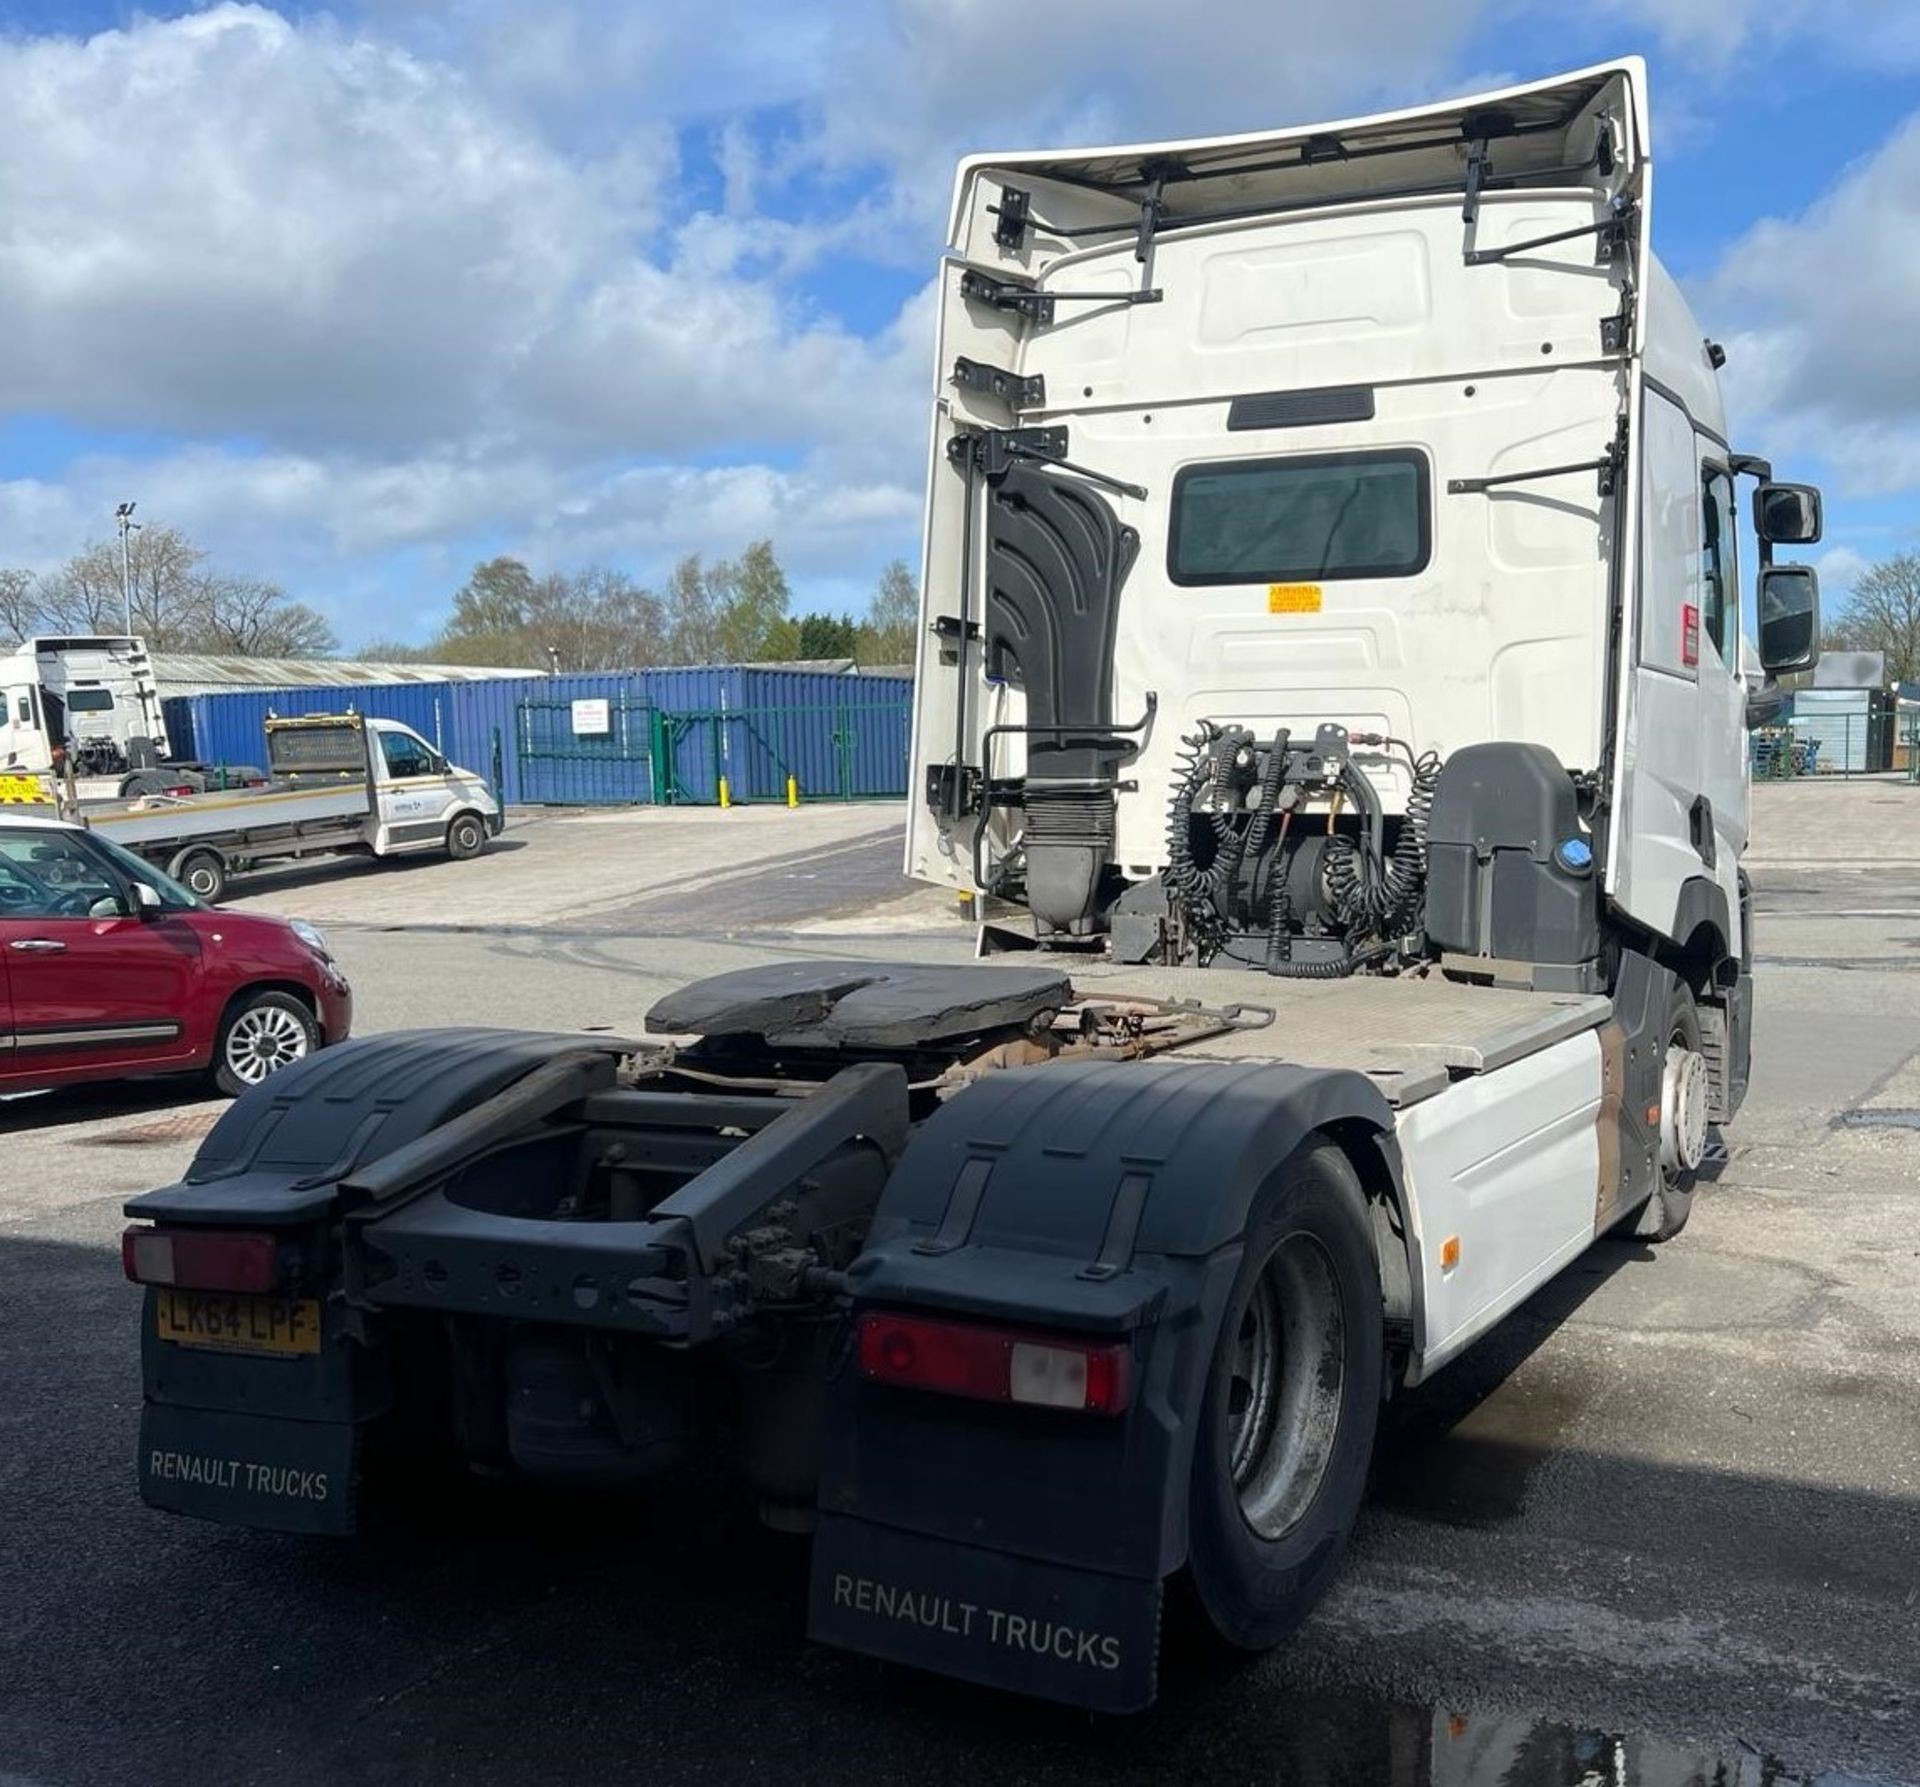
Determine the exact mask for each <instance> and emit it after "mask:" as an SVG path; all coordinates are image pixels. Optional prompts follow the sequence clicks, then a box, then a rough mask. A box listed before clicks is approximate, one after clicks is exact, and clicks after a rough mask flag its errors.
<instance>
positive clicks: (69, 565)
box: [38, 541, 124, 633]
mask: <svg viewBox="0 0 1920 1787" xmlns="http://www.w3.org/2000/svg"><path fill="white" fill-rule="evenodd" d="M109 555H110V556H109ZM38 595H39V599H40V619H41V623H42V624H43V625H44V626H45V628H46V630H47V631H48V632H51V633H117V632H119V631H120V628H121V626H122V624H123V618H124V617H123V615H122V611H121V599H120V548H119V546H118V545H117V544H114V543H112V542H109V541H102V542H101V543H99V544H98V545H95V546H90V547H88V548H87V550H86V551H84V552H79V553H76V554H75V555H74V556H73V557H72V558H70V559H68V560H67V562H66V563H65V564H64V565H62V566H61V567H60V568H59V570H57V571H54V572H51V573H49V574H48V575H47V576H45V577H43V578H41V579H40V583H39V588H38Z"/></svg>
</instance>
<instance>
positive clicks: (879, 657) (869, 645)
mask: <svg viewBox="0 0 1920 1787" xmlns="http://www.w3.org/2000/svg"><path fill="white" fill-rule="evenodd" d="M860 632H861V639H860V649H859V650H858V651H857V652H856V653H855V656H856V657H858V658H859V660H860V662H861V663H862V664H907V663H911V662H912V661H913V657H914V646H915V643H916V641H917V640H918V638H919V633H920V587H919V585H918V584H917V583H916V582H915V581H914V576H913V573H912V572H911V571H909V570H908V569H907V561H906V560H905V559H900V558H897V559H895V560H894V561H893V562H892V563H891V564H889V565H888V566H887V568H886V569H885V570H884V571H882V572H881V573H880V585H879V587H878V588H877V589H876V590H875V591H874V592H873V605H872V607H871V608H869V609H868V610H867V624H866V625H865V626H864V627H862V628H861V629H860Z"/></svg>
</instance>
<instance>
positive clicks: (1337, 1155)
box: [1188, 1142, 1385, 1650]
mask: <svg viewBox="0 0 1920 1787" xmlns="http://www.w3.org/2000/svg"><path fill="white" fill-rule="evenodd" d="M1384 1351H1385V1334H1384V1315H1383V1311H1382V1306H1381V1298H1380V1272H1379V1267H1378V1264H1377V1263H1376V1261H1375V1258H1374V1252H1373V1241H1372V1237H1371V1233H1370V1229H1369V1225H1368V1221H1367V1207H1366V1197H1365V1195H1364V1193H1363V1192H1362V1191H1361V1189H1360V1181H1359V1179H1358V1177H1357V1176H1356V1175H1355V1173H1354V1170H1353V1166H1352V1163H1351V1162H1350V1161H1349V1160H1348V1159H1347V1157H1346V1156H1345V1155H1344V1154H1343V1153H1342V1152H1341V1151H1340V1150H1339V1148H1337V1147H1335V1146H1334V1145H1333V1144H1332V1143H1331V1142H1321V1143H1319V1144H1317V1145H1311V1146H1305V1147H1302V1148H1300V1149H1298V1150H1297V1151H1296V1152H1295V1153H1294V1154H1293V1155H1291V1156H1290V1157H1289V1158H1288V1159H1287V1161H1286V1162H1285V1163H1284V1164H1283V1165H1282V1166H1281V1168H1280V1170H1279V1171H1278V1172H1277V1173H1276V1174H1275V1175H1274V1177H1273V1179H1272V1180H1271V1181H1270V1182H1269V1184H1268V1185H1267V1186H1266V1188H1265V1189H1264V1190H1263V1191H1262V1192H1261V1194H1260V1196H1259V1198H1258V1199H1257V1200H1256V1201H1255V1203H1254V1207H1253V1212H1252V1215H1251V1218H1250V1219H1249V1222H1248V1227H1247V1233H1246V1253H1245V1256H1244V1257H1243V1259H1242V1260H1241V1263H1240V1271H1239V1273H1238V1275H1237V1276H1236V1278H1235V1280H1234V1285H1233V1293H1232V1295H1231V1296H1230V1297H1229V1298H1228V1300H1227V1309H1226V1316H1225V1319H1224V1320H1223V1321H1222V1323H1221V1326H1220V1336H1219V1339H1218V1341H1217V1342H1216V1344H1215V1347H1214V1355H1213V1366H1212V1370H1211V1371H1210V1373H1209V1375H1208V1379H1207V1391H1206V1397H1205V1401H1204V1403H1203V1405H1202V1408H1201V1413H1200V1426H1199V1431H1198V1433H1197V1434H1196V1435H1195V1440H1194V1455H1193V1477H1192V1484H1191V1491H1190V1496H1189V1503H1188V1569H1189V1573H1190V1575H1191V1578H1192V1584H1193V1588H1194V1591H1195V1594H1196V1596H1197V1598H1198V1600H1199V1603H1200V1606H1201V1609H1202V1611H1203V1612H1204V1613H1205V1614H1206V1616H1207V1620H1208V1622H1209V1623H1210V1624H1211V1625H1212V1627H1213V1628H1214V1630H1215V1631H1216V1632H1218V1633H1219V1634H1220V1636H1221V1637H1222V1638H1224V1639H1225V1640H1226V1641H1227V1642H1228V1643H1229V1644H1232V1645H1236V1646H1238V1647H1240V1648H1241V1649H1244V1650H1267V1649H1270V1648H1271V1647H1272V1646H1274V1645H1276V1644H1278V1643H1280V1641H1281V1640H1282V1639H1284V1638H1285V1637H1287V1635H1288V1634H1289V1633H1291V1632H1292V1631H1293V1630H1294V1628H1295V1627H1296V1626H1298V1625H1299V1624H1300V1622H1301V1621H1302V1620H1303V1619H1305V1618H1306V1616H1307V1614H1308V1613H1309V1612H1310V1611H1311V1610H1312V1608H1313V1606H1314V1603H1315V1602H1317V1601H1318V1600H1319V1599H1320V1596H1321V1595H1322V1594H1323V1593H1324V1592H1325V1590H1326V1587H1327V1584H1328V1582H1329V1581H1330V1580H1331V1578H1332V1576H1333V1571H1334V1566H1335V1565H1336V1564H1337V1563H1338V1561H1339V1558H1340V1552H1341V1548H1342V1547H1343V1546H1344V1545H1345V1544H1346V1540H1347V1534H1348V1533H1349V1532H1350V1531H1351V1530H1352V1528H1353V1523H1354V1519H1355V1517H1356V1516H1357V1515H1358V1513H1359V1511H1360V1503H1361V1500H1362V1498H1363V1496H1364V1494H1365V1492H1366V1483H1367V1469H1368V1465H1369V1462H1370V1461H1371V1458H1372V1455H1373V1437H1374V1429H1375V1427H1376V1425H1377V1424H1378V1421H1379V1415H1380V1398H1381V1387H1382V1383H1383V1376H1382V1373H1383V1369H1384Z"/></svg>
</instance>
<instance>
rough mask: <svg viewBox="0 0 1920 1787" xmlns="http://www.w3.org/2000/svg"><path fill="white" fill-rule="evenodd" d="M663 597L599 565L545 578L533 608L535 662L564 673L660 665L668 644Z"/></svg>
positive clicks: (530, 632)
mask: <svg viewBox="0 0 1920 1787" xmlns="http://www.w3.org/2000/svg"><path fill="white" fill-rule="evenodd" d="M666 633H667V626H666V616H665V612H664V610H663V609H662V607H661V604H660V598H659V597H658V596H656V595H655V594H654V593H653V592H652V591H651V590H649V589H643V588H642V587H641V586H640V585H639V584H637V583H635V582H634V581H633V579H632V578H631V577H629V576H628V575H627V574H626V572H624V571H611V570H607V569H605V568H604V567H601V566H594V567H591V568H589V569H588V570H585V571H576V572H575V573H574V574H573V575H572V576H565V575H554V576H550V577H543V578H541V580H540V581H539V582H538V583H536V584H535V585H534V586H533V594H532V596H531V597H530V598H529V601H528V604H527V618H526V639H527V645H528V648H529V650H532V651H534V652H535V653H536V657H534V658H531V659H529V661H530V662H534V661H538V662H546V663H549V664H552V663H557V664H558V666H559V668H560V669H562V670H631V669H634V668H636V667H638V666H641V665H645V664H657V663H658V662H659V661H660V656H661V652H662V650H663V648H664V646H665V644H666Z"/></svg>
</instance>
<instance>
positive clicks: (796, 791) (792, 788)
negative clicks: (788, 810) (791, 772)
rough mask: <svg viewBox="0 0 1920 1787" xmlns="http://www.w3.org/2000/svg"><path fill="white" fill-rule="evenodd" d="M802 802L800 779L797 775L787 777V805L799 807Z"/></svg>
mask: <svg viewBox="0 0 1920 1787" xmlns="http://www.w3.org/2000/svg"><path fill="white" fill-rule="evenodd" d="M799 804H800V781H799V778H798V777H797V776H789V777H787V805H788V806H790V807H797V806H798V805H799Z"/></svg>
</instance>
